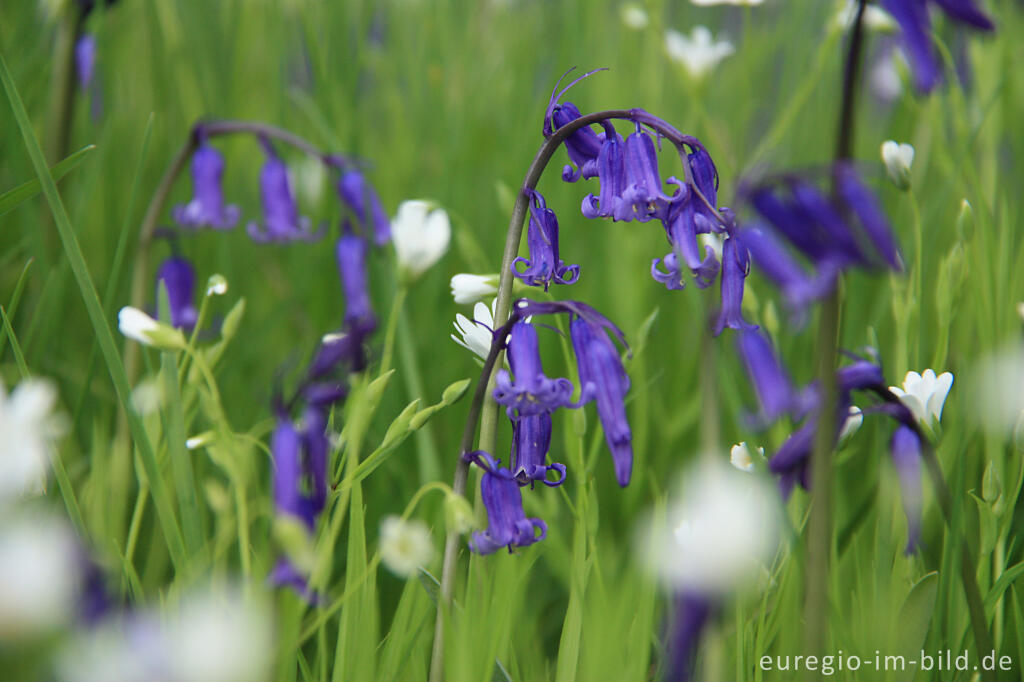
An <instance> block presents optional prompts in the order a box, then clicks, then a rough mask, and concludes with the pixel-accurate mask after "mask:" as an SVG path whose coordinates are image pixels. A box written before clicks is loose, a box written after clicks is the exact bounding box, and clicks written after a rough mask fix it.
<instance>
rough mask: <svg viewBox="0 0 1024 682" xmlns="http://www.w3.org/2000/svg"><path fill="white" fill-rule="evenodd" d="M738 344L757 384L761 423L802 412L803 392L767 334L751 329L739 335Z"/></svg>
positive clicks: (752, 378) (746, 366) (756, 390)
mask: <svg viewBox="0 0 1024 682" xmlns="http://www.w3.org/2000/svg"><path fill="white" fill-rule="evenodd" d="M736 347H737V350H738V351H739V355H740V359H741V360H742V361H743V365H744V367H745V368H746V370H747V375H748V376H749V377H750V381H751V383H752V384H753V386H754V393H755V394H756V396H757V402H758V404H759V406H760V411H759V413H758V421H759V423H760V424H762V425H766V424H769V423H771V422H774V421H775V420H776V419H778V418H779V417H781V416H783V415H784V414H787V413H794V412H800V411H801V410H800V408H799V394H798V393H797V391H796V389H795V388H794V386H793V382H792V380H791V379H790V378H789V373H788V372H787V371H786V368H785V367H783V365H782V362H781V361H780V360H779V357H778V355H776V353H775V351H774V350H773V349H772V346H771V343H770V342H769V341H768V339H767V337H765V336H764V334H762V333H761V332H759V331H753V330H747V331H744V332H743V333H741V334H739V335H738V336H737V337H736Z"/></svg>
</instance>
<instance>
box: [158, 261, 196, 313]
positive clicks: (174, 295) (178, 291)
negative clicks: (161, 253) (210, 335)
mask: <svg viewBox="0 0 1024 682" xmlns="http://www.w3.org/2000/svg"><path fill="white" fill-rule="evenodd" d="M161 284H163V286H164V288H166V289H167V301H168V304H169V306H170V311H169V312H170V316H171V326H172V327H177V328H179V329H191V328H192V327H194V326H195V324H196V320H197V318H198V317H199V313H198V311H197V310H196V307H195V305H194V304H193V295H194V292H195V284H196V274H195V270H193V269H192V264H191V263H189V262H188V259H186V258H182V257H181V256H171V257H170V258H168V259H167V260H165V261H164V262H163V263H162V264H161V265H160V269H159V270H157V273H156V295H157V300H158V301H159V300H160V299H159V297H160V285H161Z"/></svg>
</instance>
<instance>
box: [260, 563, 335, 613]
mask: <svg viewBox="0 0 1024 682" xmlns="http://www.w3.org/2000/svg"><path fill="white" fill-rule="evenodd" d="M267 582H269V583H270V584H271V585H274V586H275V587H290V588H291V589H293V590H295V592H296V593H297V594H298V595H299V596H300V597H302V599H303V601H305V602H306V603H307V604H309V605H310V606H323V605H324V597H323V596H322V595H320V594H319V593H317V592H314V591H313V590H312V589H310V587H309V580H308V579H307V578H306V576H304V575H303V574H302V573H301V572H299V569H297V568H296V567H295V565H294V564H293V563H292V562H290V561H289V560H288V559H286V558H283V557H282V558H281V559H278V560H277V563H276V564H275V565H274V568H273V570H271V571H270V575H268V576H267Z"/></svg>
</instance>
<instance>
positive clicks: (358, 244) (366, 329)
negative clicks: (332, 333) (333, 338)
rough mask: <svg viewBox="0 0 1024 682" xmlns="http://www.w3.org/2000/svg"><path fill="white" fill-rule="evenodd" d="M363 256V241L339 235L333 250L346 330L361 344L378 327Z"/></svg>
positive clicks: (364, 246)
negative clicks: (343, 293) (343, 298)
mask: <svg viewBox="0 0 1024 682" xmlns="http://www.w3.org/2000/svg"><path fill="white" fill-rule="evenodd" d="M366 252H367V245H366V240H365V239H363V238H362V237H359V236H357V235H354V234H344V235H342V236H341V237H340V238H339V239H338V243H337V246H336V248H335V253H336V255H337V259H338V272H339V274H340V275H341V288H342V290H343V291H344V292H345V329H346V331H347V332H349V333H352V334H356V335H357V336H358V337H359V338H360V343H361V339H362V338H365V337H366V336H367V335H369V334H370V333H371V332H372V331H373V330H374V329H376V327H377V317H376V315H374V313H373V307H372V305H371V303H370V291H369V285H368V283H367V275H366Z"/></svg>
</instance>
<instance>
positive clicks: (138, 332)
mask: <svg viewBox="0 0 1024 682" xmlns="http://www.w3.org/2000/svg"><path fill="white" fill-rule="evenodd" d="M117 327H118V329H120V330H121V333H122V334H124V335H125V336H126V337H128V338H129V339H132V340H133V341H138V342H139V343H141V344H143V345H146V346H154V347H156V348H160V349H163V350H177V349H180V348H184V347H185V336H184V335H183V334H182V333H181V330H179V329H175V328H174V327H172V326H170V325H167V324H164V323H163V322H157V321H156V320H154V319H153V318H152V317H150V316H149V315H147V314H146V313H144V312H143V311H141V310H139V309H138V308H133V307H131V306H125V307H124V308H121V312H119V313H118V314H117Z"/></svg>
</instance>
